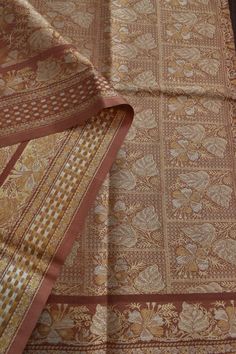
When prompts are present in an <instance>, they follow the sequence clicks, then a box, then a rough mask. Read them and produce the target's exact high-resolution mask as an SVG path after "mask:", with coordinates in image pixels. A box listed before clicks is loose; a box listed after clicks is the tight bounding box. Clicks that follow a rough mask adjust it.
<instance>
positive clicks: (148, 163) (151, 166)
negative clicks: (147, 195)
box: [132, 154, 159, 177]
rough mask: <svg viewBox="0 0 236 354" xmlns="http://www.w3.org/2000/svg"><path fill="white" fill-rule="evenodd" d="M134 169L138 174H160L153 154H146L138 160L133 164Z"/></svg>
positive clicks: (149, 175)
mask: <svg viewBox="0 0 236 354" xmlns="http://www.w3.org/2000/svg"><path fill="white" fill-rule="evenodd" d="M132 170H133V171H134V173H135V174H137V175H138V176H145V177H151V176H156V175H158V172H159V171H158V168H157V164H156V162H155V161H154V158H153V155H152V154H149V155H146V156H144V157H142V158H141V159H139V160H137V161H136V162H135V163H134V164H133V166H132Z"/></svg>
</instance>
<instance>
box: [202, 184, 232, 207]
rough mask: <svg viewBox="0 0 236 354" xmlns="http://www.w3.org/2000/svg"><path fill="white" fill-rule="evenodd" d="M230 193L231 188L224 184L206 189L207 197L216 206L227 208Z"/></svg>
mask: <svg viewBox="0 0 236 354" xmlns="http://www.w3.org/2000/svg"><path fill="white" fill-rule="evenodd" d="M232 192H233V190H232V188H231V187H229V186H226V185H225V184H214V185H212V186H210V187H209V188H208V190H207V195H208V197H209V198H210V199H211V200H212V201H213V202H215V203H216V204H218V205H220V206H222V207H224V208H228V207H229V204H230V200H231V196H232Z"/></svg>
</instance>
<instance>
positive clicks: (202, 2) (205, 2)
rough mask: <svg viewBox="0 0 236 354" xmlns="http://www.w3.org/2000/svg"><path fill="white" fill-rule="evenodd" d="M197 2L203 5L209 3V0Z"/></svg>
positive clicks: (198, 0)
mask: <svg viewBox="0 0 236 354" xmlns="http://www.w3.org/2000/svg"><path fill="white" fill-rule="evenodd" d="M197 2H198V3H199V4H202V5H208V4H209V0H197Z"/></svg>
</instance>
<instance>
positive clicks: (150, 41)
mask: <svg viewBox="0 0 236 354" xmlns="http://www.w3.org/2000/svg"><path fill="white" fill-rule="evenodd" d="M134 44H135V45H136V46H137V47H139V48H141V49H145V50H151V49H154V48H156V47H157V45H156V43H155V40H154V38H153V36H152V34H151V33H145V34H143V35H141V36H139V37H138V38H136V39H135V41H134Z"/></svg>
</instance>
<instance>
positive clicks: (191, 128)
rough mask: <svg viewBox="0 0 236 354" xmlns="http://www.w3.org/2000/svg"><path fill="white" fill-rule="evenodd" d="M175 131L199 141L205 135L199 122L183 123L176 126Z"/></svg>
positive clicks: (189, 138)
mask: <svg viewBox="0 0 236 354" xmlns="http://www.w3.org/2000/svg"><path fill="white" fill-rule="evenodd" d="M176 130H177V132H178V133H180V134H181V135H182V136H184V137H185V138H186V139H188V140H191V141H193V142H201V141H202V139H203V138H204V137H205V135H206V131H205V128H204V127H203V126H202V125H201V124H195V125H184V126H181V127H177V128H176Z"/></svg>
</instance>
